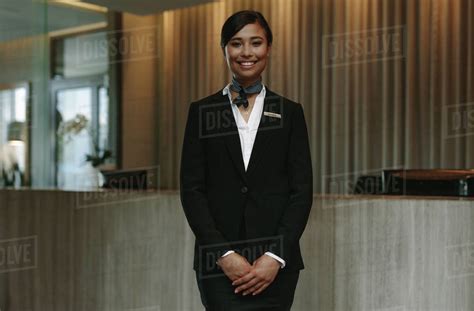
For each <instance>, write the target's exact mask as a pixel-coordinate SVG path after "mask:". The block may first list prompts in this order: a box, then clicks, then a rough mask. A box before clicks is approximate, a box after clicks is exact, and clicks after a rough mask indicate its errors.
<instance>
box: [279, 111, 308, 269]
mask: <svg viewBox="0 0 474 311" xmlns="http://www.w3.org/2000/svg"><path fill="white" fill-rule="evenodd" d="M287 165H288V177H289V186H290V196H289V201H288V205H287V207H286V209H285V211H284V212H283V215H282V217H281V218H280V221H279V223H278V235H280V236H281V237H282V247H281V248H280V254H276V255H278V256H279V257H281V258H283V260H285V261H286V262H288V259H289V257H290V256H291V254H292V252H293V250H294V247H295V246H296V245H297V244H298V243H299V240H300V238H301V235H302V234H303V231H304V229H305V227H306V223H307V222H308V217H309V213H310V211H311V206H312V203H313V170H312V165H311V154H310V149H309V139H308V131H307V128H306V122H305V118H304V113H303V108H302V106H301V105H300V104H298V105H297V107H296V108H295V111H293V115H292V120H291V128H290V142H289V149H288V163H287Z"/></svg>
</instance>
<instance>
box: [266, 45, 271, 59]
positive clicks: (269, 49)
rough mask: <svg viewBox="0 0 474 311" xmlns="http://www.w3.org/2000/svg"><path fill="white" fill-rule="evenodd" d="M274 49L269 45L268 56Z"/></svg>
mask: <svg viewBox="0 0 474 311" xmlns="http://www.w3.org/2000/svg"><path fill="white" fill-rule="evenodd" d="M271 51H272V46H271V45H269V46H268V48H267V57H268V56H270V52H271Z"/></svg>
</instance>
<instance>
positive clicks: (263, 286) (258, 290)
mask: <svg viewBox="0 0 474 311" xmlns="http://www.w3.org/2000/svg"><path fill="white" fill-rule="evenodd" d="M270 284H271V282H269V283H264V284H263V285H262V286H261V287H260V288H258V289H257V290H255V291H254V292H253V293H252V295H253V296H255V295H258V294H260V293H261V292H263V291H264V290H265V288H267V287H268V286H270Z"/></svg>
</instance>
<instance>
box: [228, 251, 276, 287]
mask: <svg viewBox="0 0 474 311" xmlns="http://www.w3.org/2000/svg"><path fill="white" fill-rule="evenodd" d="M279 270H280V263H279V262H278V261H276V260H275V259H273V258H272V257H270V256H267V255H262V256H260V257H259V258H258V259H257V260H255V261H254V262H253V265H252V269H251V270H250V272H249V273H247V274H246V275H244V276H243V277H241V278H239V279H237V280H235V281H234V282H232V285H235V286H238V287H237V288H236V289H235V293H236V294H237V293H239V292H242V291H243V295H244V296H245V295H248V294H250V293H252V295H258V294H260V293H261V292H262V291H263V290H264V289H265V288H267V287H268V286H269V285H270V284H271V283H272V282H273V280H274V279H275V277H276V275H277V274H278V271H279ZM239 285H240V286H239Z"/></svg>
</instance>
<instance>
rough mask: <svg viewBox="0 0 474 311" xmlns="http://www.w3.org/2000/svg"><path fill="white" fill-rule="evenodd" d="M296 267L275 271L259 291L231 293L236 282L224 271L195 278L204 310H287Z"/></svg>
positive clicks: (291, 297) (295, 279)
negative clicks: (261, 290) (223, 272)
mask: <svg viewBox="0 0 474 311" xmlns="http://www.w3.org/2000/svg"><path fill="white" fill-rule="evenodd" d="M298 278H299V271H296V272H282V271H279V272H278V274H277V276H276V278H275V280H273V282H272V283H271V284H270V285H269V286H268V287H267V288H266V289H265V290H264V291H263V292H261V293H260V294H258V295H255V296H252V294H249V295H246V296H243V295H242V293H238V294H235V293H234V290H235V288H236V286H233V285H232V282H231V281H230V279H229V278H227V276H226V275H224V274H222V275H220V276H215V277H211V278H201V277H200V276H199V273H198V272H196V280H197V284H198V287H199V292H200V293H201V301H202V304H203V305H204V307H205V308H206V311H251V310H253V311H289V310H290V309H291V305H292V304H293V297H294V294H295V289H296V284H297V283H298Z"/></svg>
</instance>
